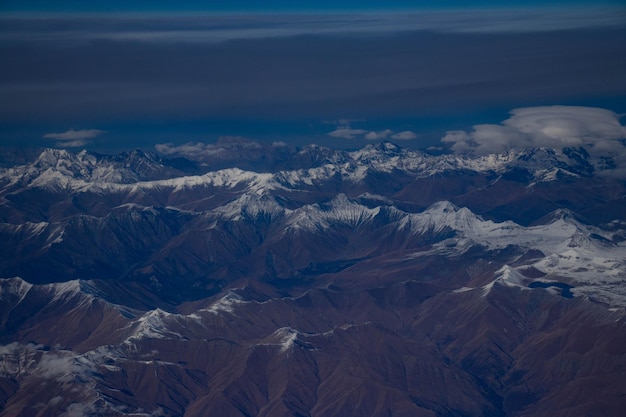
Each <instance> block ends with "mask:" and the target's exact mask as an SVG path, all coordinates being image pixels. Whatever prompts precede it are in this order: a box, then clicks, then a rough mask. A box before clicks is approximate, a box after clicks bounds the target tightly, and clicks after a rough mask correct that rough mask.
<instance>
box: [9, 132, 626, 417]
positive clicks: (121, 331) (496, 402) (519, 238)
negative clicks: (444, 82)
mask: <svg viewBox="0 0 626 417" xmlns="http://www.w3.org/2000/svg"><path fill="white" fill-rule="evenodd" d="M224 149H226V151H223V152H216V153H215V155H214V156H212V157H207V158H206V159H204V160H203V161H190V160H186V159H184V158H168V157H166V156H164V155H157V154H148V153H144V152H141V151H135V152H131V153H125V154H119V155H99V154H95V153H90V152H87V151H82V152H78V153H72V152H68V151H65V150H58V149H47V150H44V151H42V153H41V154H40V155H38V156H37V157H36V158H32V159H31V160H29V161H23V160H22V159H20V161H16V162H15V163H10V161H3V168H0V253H1V256H0V277H2V279H0V300H1V303H0V416H16V415H21V416H49V415H64V416H68V417H70V416H83V415H84V416H150V415H152V416H187V417H193V416H206V415H211V416H213V415H215V416H316V417H317V416H346V415H368V416H389V415H393V416H520V417H521V416H528V417H530V416H573V415H598V416H618V415H621V413H622V412H623V410H624V409H625V408H626V379H625V378H624V375H626V310H625V308H626V181H624V180H623V179H621V178H620V177H619V176H616V175H611V173H612V170H613V169H614V168H615V163H614V161H611V160H610V159H607V158H603V159H598V158H594V157H592V156H590V155H589V154H588V153H586V152H585V150H584V149H583V148H571V149H565V150H563V151H555V150H551V149H539V148H537V149H526V150H521V151H510V152H508V153H505V154H497V155H483V156H475V155H474V156H472V155H465V156H461V155H452V154H445V155H439V156H433V155H429V154H426V153H423V152H419V151H412V150H408V149H403V148H400V147H398V146H396V145H394V144H392V143H389V142H383V143H381V144H379V145H370V146H367V147H365V148H363V149H360V150H357V151H352V152H348V151H339V150H331V149H326V148H321V147H318V146H310V147H306V148H303V149H295V148H293V149H292V148H288V147H286V146H282V145H280V144H276V145H271V146H269V145H263V146H261V145H258V146H257V145H251V144H249V143H246V142H234V143H229V144H225V145H224Z"/></svg>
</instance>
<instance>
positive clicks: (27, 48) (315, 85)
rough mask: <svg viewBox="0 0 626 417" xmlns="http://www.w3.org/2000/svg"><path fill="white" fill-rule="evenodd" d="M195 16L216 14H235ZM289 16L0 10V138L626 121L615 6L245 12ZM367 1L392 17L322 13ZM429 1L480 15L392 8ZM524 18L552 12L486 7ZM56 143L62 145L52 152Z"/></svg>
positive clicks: (273, 5) (65, 5)
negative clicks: (597, 116)
mask: <svg viewBox="0 0 626 417" xmlns="http://www.w3.org/2000/svg"><path fill="white" fill-rule="evenodd" d="M129 3H131V4H132V8H131V7H130V6H128V4H129ZM209 3H210V5H211V7H215V8H216V9H220V10H224V9H223V7H222V6H224V7H226V6H228V5H231V4H233V3H234V2H221V3H220V2H209ZM292 3H295V2H260V1H259V2H254V1H241V2H237V3H236V4H237V5H238V8H237V9H236V11H237V12H243V13H235V14H229V13H211V12H208V11H206V9H205V12H203V13H190V12H188V10H194V9H198V8H200V7H199V6H197V5H199V4H205V2H154V1H150V2H148V1H145V2H115V1H107V2H100V1H92V2H83V1H80V2H78V1H75V2H71V1H65V2H63V1H61V2H43V1H42V2H37V1H19V2H18V1H10V0H9V1H7V0H3V1H2V2H0V5H1V10H2V11H3V13H0V62H2V65H1V66H0V142H1V144H8V145H15V144H21V145H26V146H46V145H47V146H55V145H57V146H70V145H73V146H78V145H79V144H83V143H84V144H85V145H86V146H90V147H92V148H93V149H99V150H107V149H118V148H124V147H144V148H152V147H153V146H154V145H155V144H156V143H163V142H172V143H184V142H187V141H194V142H195V141H203V142H212V141H215V140H217V139H218V138H219V137H220V136H245V137H248V138H250V139H253V140H270V141H272V140H277V141H285V142H293V143H296V144H306V143H311V142H317V143H320V144H324V145H331V146H340V147H357V146H362V145H363V144H364V143H367V140H366V139H365V134H360V135H351V134H345V135H343V137H342V136H341V135H336V136H329V135H328V133H330V132H333V131H337V130H339V131H343V132H350V131H351V130H354V131H363V132H374V133H375V134H371V135H369V137H370V138H374V137H379V136H384V134H382V133H380V132H391V131H392V132H394V133H393V135H395V137H396V138H399V139H398V140H402V139H409V138H415V139H414V140H409V141H405V142H403V144H405V145H409V146H417V147H419V146H428V145H433V144H437V143H438V142H439V139H440V138H441V137H442V136H443V135H444V134H445V132H446V131H447V130H453V129H464V128H467V127H469V126H471V125H473V124H479V123H497V122H499V121H501V120H503V119H504V118H506V116H507V113H508V111H509V110H511V109H512V108H516V107H523V106H540V105H551V104H567V105H582V106H599V107H605V108H609V109H611V110H613V111H616V112H618V113H626V98H625V97H626V14H625V9H624V8H620V7H616V6H613V7H609V8H608V9H607V8H606V7H602V8H596V7H588V8H575V7H574V8H572V7H569V6H567V7H566V6H564V4H565V3H567V5H572V4H576V5H579V6H581V5H583V3H585V4H587V2H571V1H569V2H560V3H559V2H539V1H536V2H527V1H526V2H501V1H499V2H495V1H494V2H485V1H483V2H461V1H443V2H441V1H438V2H434V1H432V2H408V1H407V2H403V1H392V2H385V3H382V2H358V3H357V2H349V1H344V2H332V3H331V2H298V3H297V4H298V5H299V6H298V7H299V8H301V9H302V8H308V6H311V7H313V5H316V7H317V8H318V9H317V10H316V12H317V13H308V12H307V13H303V12H293V11H292V12H291V13H289V14H284V13H263V14H257V13H251V12H250V10H253V9H257V8H259V7H262V8H263V9H264V10H266V11H269V10H270V9H283V10H284V8H283V5H291V4H292ZM611 3H613V4H614V3H615V2H604V3H598V2H594V4H605V5H606V4H611ZM378 4H384V5H385V6H387V7H391V8H388V9H386V10H384V11H383V12H372V11H371V10H370V11H369V12H366V13H360V12H337V11H334V12H320V9H330V8H331V7H330V5H333V7H335V8H336V9H345V10H349V9H352V8H354V7H358V8H359V9H366V8H367V7H366V6H372V7H373V6H377V5H378ZM435 4H437V5H439V7H441V5H445V6H447V7H449V8H457V7H460V6H463V7H467V6H474V7H478V6H483V8H480V7H479V8H477V9H476V8H475V9H473V10H469V11H468V10H466V11H456V10H447V11H445V10H444V11H432V10H422V11H419V12H395V11H394V9H393V8H401V7H409V6H411V7H414V6H420V7H422V8H428V7H429V6H433V5H435ZM529 4H532V5H541V6H559V5H560V8H558V7H557V8H536V7H524V8H518V9H516V10H514V11H507V10H502V9H500V6H502V5H511V6H521V5H529ZM86 5H88V6H86ZM144 6H145V7H144ZM327 6H328V7H327ZM488 6H499V7H498V8H489V7H488ZM229 7H230V6H229ZM484 7H487V9H485V8H484ZM18 9H19V10H21V11H23V13H17V14H16V13H11V12H10V11H11V10H13V11H15V10H18ZM99 10H107V11H116V13H98V12H97V11H99ZM130 10H134V11H135V12H136V13H131V14H128V13H120V11H123V12H126V11H130ZM142 10H143V11H150V12H155V11H160V12H164V11H168V10H169V11H173V10H177V11H182V12H181V13H175V14H171V13H156V14H155V13H143V12H141V11H142ZM185 10H187V12H185ZM231 10H232V9H231ZM24 11H31V12H32V13H30V12H24ZM46 11H54V12H61V11H63V12H72V11H74V12H76V11H79V12H81V13H69V14H68V13H61V14H57V13H53V14H46V13H44V12H46ZM82 12H90V13H86V14H85V13H82ZM341 129H343V130H341ZM346 129H347V130H346ZM76 132H83V133H76ZM403 132H404V133H403ZM406 132H410V134H409V133H406ZM401 133H403V134H401ZM81 134H82V135H83V136H85V138H83V139H75V138H77V137H80V136H81ZM59 137H62V138H63V137H65V138H68V139H66V140H56V141H53V140H51V139H50V138H59ZM387 137H388V138H391V137H392V134H391V133H388V134H387ZM72 138H74V139H72Z"/></svg>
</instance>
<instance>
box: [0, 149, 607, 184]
mask: <svg viewBox="0 0 626 417" xmlns="http://www.w3.org/2000/svg"><path fill="white" fill-rule="evenodd" d="M305 150H306V151H307V153H309V154H310V153H315V152H317V153H319V154H320V159H321V161H322V162H321V165H319V166H316V167H313V168H308V169H295V170H286V171H285V170H283V171H278V172H274V173H256V172H252V171H244V170H241V169H239V168H228V169H222V170H218V171H211V172H208V173H207V174H205V175H192V176H176V177H172V178H169V179H160V180H152V181H146V180H145V179H144V177H145V175H146V172H148V173H149V172H158V171H159V170H161V171H163V172H164V173H165V172H166V171H167V170H166V167H164V166H163V165H161V164H160V163H158V162H157V161H155V160H153V159H151V158H150V157H148V156H147V155H145V154H143V153H141V152H134V153H131V154H130V155H126V156H125V158H126V159H125V160H115V159H114V158H106V157H102V156H96V155H94V154H91V153H89V152H87V151H82V152H79V153H76V154H74V153H71V152H68V151H66V150H59V149H47V150H45V151H44V152H42V154H41V155H40V156H39V158H38V159H37V160H36V161H34V162H33V163H31V164H28V165H22V166H16V167H13V168H9V169H5V170H3V171H1V172H0V182H4V183H5V186H4V188H5V189H10V188H12V187H14V186H16V185H18V184H22V185H28V186H29V187H43V188H51V189H55V190H58V191H62V190H66V191H86V190H90V189H93V190H95V191H98V190H101V191H107V190H108V191H116V190H117V191H133V190H134V191H138V190H141V189H148V188H154V187H161V188H172V189H173V190H174V191H180V190H183V189H186V188H192V187H198V186H213V187H223V188H234V187H236V186H238V185H239V184H246V185H247V187H248V188H249V190H250V191H251V192H256V193H263V192H266V191H268V190H272V189H277V188H281V189H285V188H286V189H289V188H294V187H301V186H313V185H315V184H316V183H320V182H325V181H331V180H333V179H336V178H337V177H339V178H341V179H342V180H343V181H349V182H359V181H362V180H363V179H365V178H366V177H367V175H368V173H369V172H387V173H389V172H392V171H394V170H397V171H401V172H404V173H405V174H408V175H411V176H414V177H416V178H419V177H429V176H433V175H437V174H441V173H443V172H446V171H464V170H466V171H473V172H488V171H492V172H496V173H502V172H504V171H506V170H507V169H509V168H514V167H519V168H524V169H527V170H529V171H530V172H532V173H534V177H535V180H534V181H535V183H536V182H543V181H554V180H556V179H558V178H557V177H558V174H559V173H562V174H563V175H569V176H579V175H580V174H579V173H578V172H582V173H584V174H585V175H587V174H590V173H592V172H594V170H597V171H601V170H603V169H608V168H607V167H610V165H611V164H610V163H607V161H605V160H602V161H596V160H593V158H591V157H590V156H589V155H588V154H586V153H584V152H583V151H569V152H560V151H559V152H557V151H553V150H550V149H530V150H516V151H509V152H506V153H502V154H492V155H456V154H455V155H440V156H431V155H427V154H424V153H422V152H420V151H412V150H408V149H402V148H399V147H397V146H396V145H393V144H391V143H388V142H385V143H381V144H379V145H368V146H366V147H364V148H362V149H360V150H358V151H353V152H341V151H333V150H329V149H325V148H314V147H311V148H306V149H305ZM305 150H303V151H301V153H302V152H304V151H305ZM118 159H119V158H118ZM607 164H608V165H607ZM170 171H171V170H170ZM170 171H167V172H170ZM164 175H165V174H164ZM168 175H174V173H173V172H170V173H169V174H168Z"/></svg>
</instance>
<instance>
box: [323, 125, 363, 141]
mask: <svg viewBox="0 0 626 417" xmlns="http://www.w3.org/2000/svg"><path fill="white" fill-rule="evenodd" d="M366 133H368V131H367V130H363V129H352V128H349V127H340V128H339V129H336V130H333V131H332V132H330V133H329V134H328V136H331V137H333V138H342V139H354V137H355V136H359V135H364V134H366Z"/></svg>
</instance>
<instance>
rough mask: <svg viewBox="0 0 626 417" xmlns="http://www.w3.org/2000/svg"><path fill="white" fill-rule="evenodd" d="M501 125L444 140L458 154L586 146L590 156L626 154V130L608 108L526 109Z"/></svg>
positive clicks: (484, 126) (478, 127)
mask: <svg viewBox="0 0 626 417" xmlns="http://www.w3.org/2000/svg"><path fill="white" fill-rule="evenodd" d="M510 114H511V117H509V118H508V119H506V120H504V121H503V122H502V123H500V124H497V125H495V124H482V125H475V126H474V128H473V131H471V132H466V131H459V130H455V131H449V132H447V133H446V135H445V136H444V137H443V138H442V139H441V140H442V142H445V143H452V144H453V145H452V149H453V150H454V151H456V152H468V151H471V152H475V153H478V154H488V153H500V152H506V151H508V150H511V149H521V148H527V147H544V148H552V149H563V148H566V147H578V146H583V147H585V148H586V149H587V150H588V151H589V152H590V153H595V154H611V153H615V152H624V151H626V148H625V147H624V145H623V144H622V143H621V142H620V139H622V138H625V137H626V127H624V126H623V125H622V124H621V123H620V121H619V116H618V115H617V114H615V113H614V112H612V111H610V110H606V109H600V108H595V107H574V106H542V107H526V108H519V109H514V110H512V111H511V113H510Z"/></svg>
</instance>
